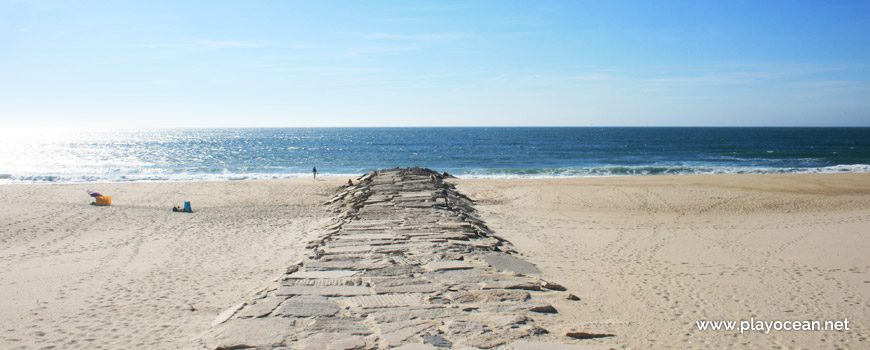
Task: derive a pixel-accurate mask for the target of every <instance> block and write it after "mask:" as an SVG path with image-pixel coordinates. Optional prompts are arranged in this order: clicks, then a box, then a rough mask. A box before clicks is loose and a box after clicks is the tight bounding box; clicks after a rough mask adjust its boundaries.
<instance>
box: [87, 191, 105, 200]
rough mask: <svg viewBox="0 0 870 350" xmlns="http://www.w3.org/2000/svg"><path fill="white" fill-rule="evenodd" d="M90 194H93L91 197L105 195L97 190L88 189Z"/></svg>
mask: <svg viewBox="0 0 870 350" xmlns="http://www.w3.org/2000/svg"><path fill="white" fill-rule="evenodd" d="M88 194H89V195H91V197H94V198H97V197H102V196H103V195H101V194H100V192H97V191H91V190H88Z"/></svg>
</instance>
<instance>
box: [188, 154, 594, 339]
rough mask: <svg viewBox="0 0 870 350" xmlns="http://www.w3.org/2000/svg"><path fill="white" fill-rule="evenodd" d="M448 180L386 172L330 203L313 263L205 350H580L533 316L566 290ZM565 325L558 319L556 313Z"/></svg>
mask: <svg viewBox="0 0 870 350" xmlns="http://www.w3.org/2000/svg"><path fill="white" fill-rule="evenodd" d="M443 180H444V175H442V174H438V173H436V172H434V171H431V170H428V169H420V168H407V169H399V168H396V169H388V170H381V171H377V172H371V173H368V174H366V175H364V176H362V177H361V178H360V179H359V180H358V182H357V184H356V185H355V186H351V187H348V188H345V189H342V190H341V191H340V193H338V194H337V195H336V196H335V197H333V198H332V199H331V200H330V201H329V202H328V203H327V205H329V210H332V211H333V212H334V214H335V218H334V220H333V222H331V223H330V224H328V225H326V226H325V227H324V234H323V235H322V236H321V238H320V239H318V240H317V241H315V242H311V244H310V245H309V248H310V252H309V255H308V257H307V258H305V259H303V260H301V261H300V262H299V263H297V264H295V265H293V266H290V267H289V268H288V270H287V273H286V274H285V275H283V276H281V277H280V278H278V279H276V283H275V285H274V286H273V287H272V288H268V289H266V290H264V291H262V292H260V293H259V294H257V295H256V296H254V297H253V298H252V299H251V300H248V301H245V302H244V303H243V304H241V305H236V306H234V307H233V308H230V309H228V310H227V311H225V312H224V313H222V314H221V316H219V318H218V319H217V320H215V323H214V325H213V327H212V328H210V329H209V330H208V331H207V332H206V333H205V334H204V335H203V336H202V337H201V345H202V346H203V347H205V348H209V349H248V348H256V349H389V348H400V349H447V348H477V349H490V348H504V349H565V348H570V349H577V348H581V347H580V346H579V345H577V344H576V343H575V342H572V341H571V340H569V339H568V338H564V337H562V336H560V335H558V334H550V333H549V332H548V330H547V329H545V328H543V327H542V325H541V323H540V322H537V321H536V320H539V319H542V318H548V319H549V321H550V323H551V324H552V323H553V318H554V317H558V310H557V309H556V308H555V307H553V306H552V304H551V302H552V301H553V300H555V299H561V300H565V299H566V298H567V296H568V294H567V292H565V291H564V288H563V287H562V286H560V285H558V284H556V283H551V282H547V281H543V280H541V279H540V278H539V277H537V276H538V275H539V274H540V271H538V269H537V268H536V267H535V266H534V265H533V264H530V263H528V262H526V261H524V260H522V258H521V257H520V256H519V254H517V253H516V252H515V251H514V250H513V249H512V248H511V246H510V243H509V242H506V241H505V240H503V239H500V238H498V237H496V236H494V235H493V234H492V231H491V230H490V229H489V228H487V227H486V225H485V223H484V222H483V220H481V219H480V218H479V217H478V216H476V215H475V213H474V207H473V203H472V201H471V200H470V199H469V198H467V197H465V196H464V195H462V194H461V193H458V192H457V191H456V189H455V188H454V187H453V186H452V185H451V184H449V183H446V182H444V181H443ZM557 321H558V320H557Z"/></svg>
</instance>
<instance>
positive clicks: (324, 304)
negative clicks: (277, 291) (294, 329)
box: [273, 295, 339, 317]
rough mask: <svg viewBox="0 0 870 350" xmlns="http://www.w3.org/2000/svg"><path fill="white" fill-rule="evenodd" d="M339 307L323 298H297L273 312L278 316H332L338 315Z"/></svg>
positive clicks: (289, 300)
mask: <svg viewBox="0 0 870 350" xmlns="http://www.w3.org/2000/svg"><path fill="white" fill-rule="evenodd" d="M338 310H339V309H338V306H337V305H335V303H333V302H331V301H329V300H327V299H326V298H325V297H322V296H308V295H303V296H295V297H292V298H290V299H288V300H287V301H285V302H284V303H283V304H281V306H280V307H278V309H276V310H275V311H273V314H274V315H276V316H294V317H311V316H332V315H335V314H337V313H338Z"/></svg>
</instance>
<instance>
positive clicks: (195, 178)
mask: <svg viewBox="0 0 870 350" xmlns="http://www.w3.org/2000/svg"><path fill="white" fill-rule="evenodd" d="M3 175H7V176H6V177H0V184H60V183H71V184H75V183H125V182H202V181H242V180H274V179H297V178H306V177H311V173H293V174H262V173H249V174H207V173H199V174H185V173H180V174H172V175H20V176H16V175H12V174H3ZM360 175H361V174H340V173H319V174H318V176H323V177H347V178H357V177H359V176H360Z"/></svg>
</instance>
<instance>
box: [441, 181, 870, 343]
mask: <svg viewBox="0 0 870 350" xmlns="http://www.w3.org/2000/svg"><path fill="white" fill-rule="evenodd" d="M455 183H457V188H458V189H459V190H460V191H462V192H463V193H465V194H466V195H469V196H470V197H472V198H474V199H476V200H477V201H478V210H480V211H481V214H482V217H483V218H485V219H486V220H487V224H488V225H489V226H490V228H492V229H493V230H494V231H495V232H497V233H498V234H499V235H500V236H502V237H504V238H506V239H508V240H510V241H511V242H513V243H514V245H515V246H516V248H517V250H519V251H521V252H523V253H525V254H526V258H527V259H528V260H529V261H531V262H533V263H535V264H537V265H538V267H540V268H541V270H542V272H543V273H544V277H545V279H547V280H551V281H558V282H560V283H563V284H564V285H565V286H566V287H568V290H569V291H572V292H573V293H575V294H576V295H578V296H579V297H581V298H582V303H579V304H578V303H565V304H564V305H557V308H558V309H559V310H560V313H561V314H563V315H566V316H567V317H568V318H569V320H570V321H569V322H567V323H565V324H563V325H561V326H560V327H556V328H561V329H558V331H571V330H578V331H586V332H593V333H609V334H614V335H615V337H610V338H601V339H592V340H586V341H585V344H588V345H589V346H590V347H592V348H603V349H607V348H611V347H613V348H634V349H665V348H676V349H682V348H696V349H708V348H709V349H716V348H738V349H743V348H758V349H776V348H787V349H792V348H806V349H828V348H844V349H867V348H870V340H868V339H867V337H868V335H870V329H868V327H870V274H868V272H870V174H806V175H713V176H649V177H620V178H585V179H553V180H459V181H455ZM750 318H754V319H755V320H763V321H777V320H780V321H785V320H802V321H803V320H820V321H824V320H840V321H842V320H843V319H845V318H848V320H849V326H850V329H851V330H850V331H839V332H838V331H817V332H814V331H779V332H777V331H771V332H770V333H769V334H764V333H763V332H758V331H751V332H746V333H744V334H740V333H739V331H711V330H707V331H700V330H697V329H696V328H695V322H696V321H700V320H747V321H748V320H750ZM551 331H557V329H551Z"/></svg>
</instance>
